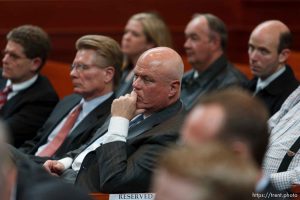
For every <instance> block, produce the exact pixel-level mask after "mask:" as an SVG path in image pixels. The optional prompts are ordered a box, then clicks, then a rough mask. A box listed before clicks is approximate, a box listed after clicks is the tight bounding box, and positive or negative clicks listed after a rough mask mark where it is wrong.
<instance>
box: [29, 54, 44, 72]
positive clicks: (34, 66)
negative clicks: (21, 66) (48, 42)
mask: <svg viewBox="0 0 300 200" xmlns="http://www.w3.org/2000/svg"><path fill="white" fill-rule="evenodd" d="M31 62H32V66H31V71H34V72H36V71H37V70H38V69H39V68H40V66H41V64H42V59H41V58H39V57H36V58H33V59H32V61H31Z"/></svg>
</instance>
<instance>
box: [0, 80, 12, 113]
mask: <svg viewBox="0 0 300 200" xmlns="http://www.w3.org/2000/svg"><path fill="white" fill-rule="evenodd" d="M11 91H12V87H11V85H9V86H6V87H5V88H4V90H2V91H1V92H0V109H1V108H2V107H3V106H4V104H5V103H6V102H7V95H8V94H9V93H10V92H11Z"/></svg>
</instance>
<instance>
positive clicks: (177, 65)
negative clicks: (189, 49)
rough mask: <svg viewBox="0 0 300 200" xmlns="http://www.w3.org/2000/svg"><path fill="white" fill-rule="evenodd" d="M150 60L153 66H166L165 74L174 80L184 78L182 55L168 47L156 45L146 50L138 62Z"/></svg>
mask: <svg viewBox="0 0 300 200" xmlns="http://www.w3.org/2000/svg"><path fill="white" fill-rule="evenodd" d="M139 61H140V62H142V61H143V62H148V63H149V65H151V66H153V67H164V68H165V70H162V71H164V72H165V75H166V76H167V77H168V78H169V79H172V80H175V79H176V80H180V81H181V79H182V76H183V72H184V64H183V61H182V59H181V57H180V55H179V54H178V53H177V52H176V51H174V50H173V49H171V48H168V47H156V48H152V49H149V50H147V51H145V52H144V53H143V54H142V55H141V56H140V58H139V59H138V62H139Z"/></svg>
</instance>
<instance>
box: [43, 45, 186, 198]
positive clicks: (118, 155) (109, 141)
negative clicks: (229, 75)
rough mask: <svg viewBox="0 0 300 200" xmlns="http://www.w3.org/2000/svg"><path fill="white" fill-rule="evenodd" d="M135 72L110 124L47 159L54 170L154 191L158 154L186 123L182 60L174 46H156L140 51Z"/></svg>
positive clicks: (108, 188) (120, 188)
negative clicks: (74, 149)
mask: <svg viewBox="0 0 300 200" xmlns="http://www.w3.org/2000/svg"><path fill="white" fill-rule="evenodd" d="M134 74H135V78H134V82H133V88H134V90H133V91H132V92H131V94H127V95H125V96H121V97H120V98H119V99H116V100H114V102H113V105H112V111H111V114H112V117H111V119H110V120H109V121H108V123H109V126H108V128H107V125H106V126H104V127H102V128H101V129H99V130H98V131H97V133H96V134H95V135H94V138H92V140H91V141H90V143H89V144H87V145H86V146H85V147H83V148H82V149H80V150H78V151H77V152H73V155H72V153H70V154H69V156H70V157H66V158H64V159H61V160H59V161H54V160H48V161H47V162H46V163H45V164H44V166H45V168H46V169H47V170H48V171H49V172H51V173H54V174H58V175H61V176H62V177H63V178H65V179H68V181H70V182H71V181H74V180H75V179H76V177H77V179H76V184H77V185H79V186H81V187H83V188H86V189H88V190H89V191H91V192H96V191H100V192H105V193H118V192H122V193H123V192H147V191H149V185H150V178H151V174H152V171H153V168H154V167H155V165H156V159H157V156H158V155H159V154H160V153H161V152H162V151H163V150H164V149H165V148H166V147H167V145H168V144H169V143H170V142H175V141H176V139H177V136H178V134H176V133H174V132H175V131H176V132H177V131H178V129H179V128H180V126H181V123H182V118H183V112H184V109H183V106H182V103H181V101H180V99H179V97H180V86H181V78H182V74H183V62H182V59H181V57H180V56H179V54H177V53H176V52H175V51H174V50H172V49H170V48H167V47H157V48H153V49H150V50H147V51H146V52H144V53H143V54H142V55H141V56H140V58H139V59H138V61H137V64H136V66H135V68H134ZM134 116H135V118H134ZM131 119H133V120H131ZM138 119H141V120H142V121H140V122H139V123H138V121H139V120H138ZM130 120H131V122H130V123H129V121H130ZM108 123H107V124H108ZM77 174H78V176H77Z"/></svg>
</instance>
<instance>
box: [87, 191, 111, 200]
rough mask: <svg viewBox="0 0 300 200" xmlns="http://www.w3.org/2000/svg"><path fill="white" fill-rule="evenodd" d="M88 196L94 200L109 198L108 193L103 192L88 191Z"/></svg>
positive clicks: (106, 199) (107, 199)
mask: <svg viewBox="0 0 300 200" xmlns="http://www.w3.org/2000/svg"><path fill="white" fill-rule="evenodd" d="M90 196H91V197H92V199H94V200H109V194H104V193H100V192H99V193H98V192H96V193H90Z"/></svg>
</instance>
